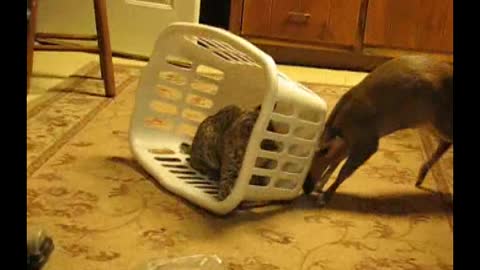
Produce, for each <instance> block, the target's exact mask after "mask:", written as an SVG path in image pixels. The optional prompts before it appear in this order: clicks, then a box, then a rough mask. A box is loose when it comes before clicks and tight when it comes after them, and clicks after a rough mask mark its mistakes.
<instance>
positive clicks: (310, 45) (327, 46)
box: [242, 35, 353, 52]
mask: <svg viewBox="0 0 480 270" xmlns="http://www.w3.org/2000/svg"><path fill="white" fill-rule="evenodd" d="M242 37H243V38H246V39H248V40H249V41H251V42H255V43H262V44H268V45H278V46H284V47H294V48H307V49H317V50H329V51H330V50H332V51H342V52H343V51H346V52H353V50H352V47H350V46H342V45H338V44H333V43H319V42H318V43H317V42H302V41H293V40H288V39H277V38H263V37H256V36H245V35H242Z"/></svg>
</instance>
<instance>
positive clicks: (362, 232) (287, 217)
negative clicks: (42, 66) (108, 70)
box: [27, 66, 453, 270]
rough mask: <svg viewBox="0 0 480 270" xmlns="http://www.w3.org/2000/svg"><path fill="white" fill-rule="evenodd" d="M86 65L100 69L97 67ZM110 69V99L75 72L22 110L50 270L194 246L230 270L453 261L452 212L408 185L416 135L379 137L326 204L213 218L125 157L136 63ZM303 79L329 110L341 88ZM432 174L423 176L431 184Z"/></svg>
mask: <svg viewBox="0 0 480 270" xmlns="http://www.w3.org/2000/svg"><path fill="white" fill-rule="evenodd" d="M87 70H88V72H87V73H88V74H98V67H97V66H94V67H92V66H91V67H88V68H87ZM115 71H116V78H117V80H118V84H119V85H123V87H120V88H122V90H120V93H119V95H118V97H117V98H116V99H115V100H114V101H109V100H106V99H104V98H101V97H98V96H92V95H89V94H86V93H91V91H93V92H95V93H102V92H101V89H100V88H101V82H100V81H96V82H93V81H91V80H87V79H78V80H77V79H76V80H74V82H71V83H70V84H67V86H64V87H65V88H64V89H62V86H59V89H58V92H59V93H58V95H56V94H55V97H53V96H52V97H51V100H49V101H48V102H49V103H48V104H46V103H44V105H43V107H42V108H41V109H40V108H39V107H37V109H36V110H37V112H35V113H31V112H29V118H28V120H27V124H28V138H29V139H28V143H29V148H28V155H29V160H28V161H29V164H28V165H27V168H29V178H28V181H27V222H28V224H29V225H39V226H42V227H44V228H46V229H47V230H48V231H49V232H50V234H51V235H52V236H53V240H54V242H55V245H56V249H55V251H54V253H53V254H52V256H51V258H50V260H49V262H48V263H47V265H46V267H45V269H46V270H49V269H66V268H68V269H72V270H75V269H132V267H133V266H135V265H137V264H138V263H140V262H143V261H144V260H147V259H150V258H158V257H160V258H174V257H179V256H188V255H193V254H199V253H201V254H217V255H219V256H220V257H221V258H222V259H223V260H224V262H225V264H226V266H227V267H226V269H229V270H260V269H267V270H280V269H282V270H283V269H285V270H287V269H309V270H314V269H323V270H326V269H334V270H336V269H338V270H340V269H342V270H343V269H358V270H360V269H362V270H363V269H402V270H421V269H428V270H430V269H441V270H444V269H453V233H452V230H451V227H450V225H449V221H448V218H447V217H449V216H451V212H450V210H448V209H445V207H444V202H443V201H442V200H441V198H440V197H439V196H438V195H436V194H435V193H432V192H429V191H425V190H419V189H416V188H415V187H414V183H415V177H416V174H417V171H418V169H419V167H420V165H421V163H422V161H423V153H422V152H423V150H422V144H421V141H420V139H419V136H418V133H417V132H415V131H412V130H406V131H403V132H399V133H396V134H394V135H392V136H389V137H387V138H385V139H383V140H382V141H381V146H380V151H379V153H377V154H376V155H375V156H374V157H372V158H371V159H370V160H369V162H368V163H367V164H366V165H365V166H364V167H362V168H361V169H360V170H359V171H358V172H357V173H356V174H355V175H354V176H352V178H350V179H349V180H348V181H346V182H345V184H344V185H342V187H341V188H340V189H339V190H338V194H337V196H336V197H334V199H333V200H332V202H331V203H330V204H329V205H328V206H327V207H326V208H323V209H319V208H318V207H316V206H315V203H314V200H313V199H312V198H307V197H301V198H299V199H297V200H295V201H293V202H292V203H290V204H286V205H273V206H269V207H263V208H256V209H249V210H242V211H236V212H234V213H232V214H231V215H229V216H227V217H217V216H213V215H211V214H209V213H207V212H205V211H204V210H202V209H199V208H197V207H195V206H193V205H191V204H189V203H187V202H186V201H184V200H182V199H180V198H178V197H176V196H174V195H172V194H170V193H169V192H167V191H166V190H165V189H163V188H161V187H160V186H159V185H157V184H155V182H154V181H153V180H152V179H151V178H150V177H149V176H148V175H146V174H145V172H144V171H143V170H142V169H141V168H139V167H138V166H137V165H136V163H135V162H134V161H133V160H132V156H131V153H130V151H129V146H128V138H127V134H128V126H129V119H130V114H131V112H132V110H133V105H134V94H135V86H136V80H137V79H138V72H139V70H138V69H137V68H131V67H126V66H116V67H115ZM121 78H124V79H121ZM310 87H311V88H312V89H313V90H314V91H315V92H317V93H318V94H320V95H321V96H322V97H323V98H325V100H326V101H327V103H328V105H329V107H330V108H332V107H333V105H334V104H335V102H336V100H338V98H339V97H340V95H341V94H343V93H344V92H345V91H346V90H347V88H345V87H340V86H326V85H310ZM71 89H77V90H78V89H83V90H81V91H80V90H78V91H77V90H75V91H70V90H71ZM43 102H45V101H43ZM87 104H88V106H87ZM37 106H39V105H37ZM32 110H33V109H32ZM33 111H34V110H33ZM41 115H43V116H41ZM446 162H448V161H446ZM442 168H443V167H442ZM445 168H448V167H445ZM450 168H451V167H450ZM435 175H436V174H435V173H433V174H431V175H429V176H428V178H427V179H426V181H425V186H426V187H427V188H430V189H432V190H437V187H436V182H438V180H437V181H436V180H435V179H434V177H433V176H435ZM446 175H447V177H448V176H449V175H450V174H449V173H447V174H446ZM446 210H447V211H446Z"/></svg>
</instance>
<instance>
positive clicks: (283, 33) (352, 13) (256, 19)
mask: <svg viewBox="0 0 480 270" xmlns="http://www.w3.org/2000/svg"><path fill="white" fill-rule="evenodd" d="M361 1H362V0H245V4H244V10H243V23H242V34H244V35H251V36H260V37H270V38H279V39H284V40H290V41H299V42H313V43H327V44H334V45H340V46H353V45H354V44H355V41H356V33H357V26H358V19H359V12H360V3H361Z"/></svg>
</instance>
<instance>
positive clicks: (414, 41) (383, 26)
mask: <svg viewBox="0 0 480 270" xmlns="http://www.w3.org/2000/svg"><path fill="white" fill-rule="evenodd" d="M365 44H366V45H370V46H374V47H385V48H393V49H409V50H416V51H429V52H443V53H452V52H453V0H401V1H400V0H370V1H369V5H368V10H367V24H366V29H365Z"/></svg>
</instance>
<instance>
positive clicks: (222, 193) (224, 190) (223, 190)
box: [217, 181, 232, 201]
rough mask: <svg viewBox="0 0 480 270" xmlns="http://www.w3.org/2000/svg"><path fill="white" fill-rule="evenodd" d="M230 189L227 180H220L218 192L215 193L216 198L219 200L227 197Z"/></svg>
mask: <svg viewBox="0 0 480 270" xmlns="http://www.w3.org/2000/svg"><path fill="white" fill-rule="evenodd" d="M231 189H232V187H231V185H230V184H229V183H228V182H227V181H222V182H220V184H219V185H218V193H217V196H218V199H219V200H221V201H223V200H225V199H226V198H227V197H228V195H230V193H231Z"/></svg>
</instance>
